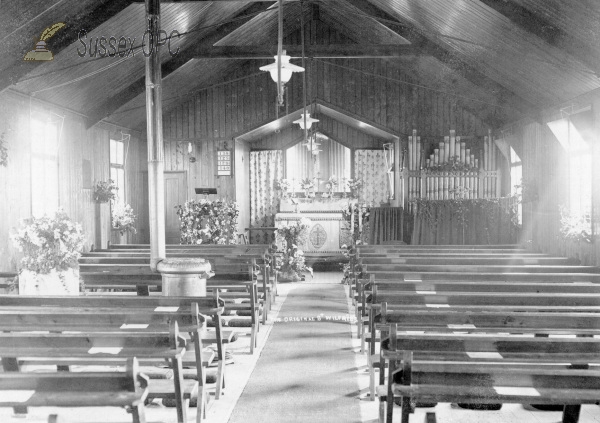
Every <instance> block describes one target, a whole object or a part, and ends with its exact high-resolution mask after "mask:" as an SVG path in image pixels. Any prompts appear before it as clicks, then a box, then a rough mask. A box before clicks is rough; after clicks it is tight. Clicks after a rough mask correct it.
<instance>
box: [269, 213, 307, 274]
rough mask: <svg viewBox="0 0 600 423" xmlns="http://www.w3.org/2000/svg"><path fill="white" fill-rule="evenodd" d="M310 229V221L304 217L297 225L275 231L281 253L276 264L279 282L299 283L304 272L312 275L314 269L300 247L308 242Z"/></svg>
mask: <svg viewBox="0 0 600 423" xmlns="http://www.w3.org/2000/svg"><path fill="white" fill-rule="evenodd" d="M309 227H310V220H309V219H307V218H305V217H303V218H302V219H300V220H299V221H298V222H297V223H296V224H295V225H283V226H281V227H279V228H277V230H276V231H275V238H276V240H277V245H278V246H279V248H280V253H281V254H280V255H279V256H277V258H278V260H277V264H276V267H277V269H278V271H279V278H278V280H279V281H281V282H296V281H299V280H300V279H301V274H302V273H304V272H310V274H311V275H312V273H313V272H312V268H310V267H308V266H307V265H306V262H305V259H304V252H303V251H302V250H301V249H300V248H299V247H298V246H299V245H302V244H304V243H305V242H306V239H307V237H308V228H309Z"/></svg>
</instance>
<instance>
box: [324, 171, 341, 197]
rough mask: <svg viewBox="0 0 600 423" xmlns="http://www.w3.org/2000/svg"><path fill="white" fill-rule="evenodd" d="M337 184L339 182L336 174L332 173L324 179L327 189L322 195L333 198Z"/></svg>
mask: <svg viewBox="0 0 600 423" xmlns="http://www.w3.org/2000/svg"><path fill="white" fill-rule="evenodd" d="M338 185H339V182H338V178H337V176H335V175H332V176H331V177H330V178H329V179H328V180H326V181H325V189H326V190H327V193H324V194H323V197H329V198H333V195H334V194H333V192H334V190H335V188H336V187H337V186H338Z"/></svg>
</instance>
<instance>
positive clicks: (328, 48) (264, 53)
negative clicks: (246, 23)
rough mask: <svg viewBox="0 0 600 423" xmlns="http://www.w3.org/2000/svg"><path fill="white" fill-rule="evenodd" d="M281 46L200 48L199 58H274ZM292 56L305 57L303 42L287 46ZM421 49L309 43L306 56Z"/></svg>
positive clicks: (374, 55)
mask: <svg viewBox="0 0 600 423" xmlns="http://www.w3.org/2000/svg"><path fill="white" fill-rule="evenodd" d="M276 49H277V46H275V45H273V46H268V45H249V46H215V47H211V48H209V49H206V50H203V51H201V52H198V54H197V55H196V58H197V59H244V60H248V59H272V58H273V52H274V51H276ZM283 49H284V50H285V51H286V54H287V55H288V56H291V57H292V58H300V57H302V46H300V45H297V44H293V45H290V44H287V45H284V46H283ZM416 54H418V51H417V50H416V49H415V48H414V47H413V46H412V45H409V44H407V45H383V44H328V45H307V46H305V56H306V57H309V58H327V59H335V58H339V59H352V58H356V59H382V58H393V57H400V56H407V55H416Z"/></svg>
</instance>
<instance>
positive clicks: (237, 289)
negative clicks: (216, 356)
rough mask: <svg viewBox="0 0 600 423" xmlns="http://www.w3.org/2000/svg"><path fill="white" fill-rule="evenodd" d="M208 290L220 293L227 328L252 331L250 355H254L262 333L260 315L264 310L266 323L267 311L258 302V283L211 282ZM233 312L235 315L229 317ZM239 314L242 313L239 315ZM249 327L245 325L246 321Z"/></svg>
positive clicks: (263, 316)
mask: <svg viewBox="0 0 600 423" xmlns="http://www.w3.org/2000/svg"><path fill="white" fill-rule="evenodd" d="M206 289H207V290H208V291H212V292H218V295H219V298H221V299H222V300H223V301H224V313H223V319H224V320H225V321H226V322H227V327H231V328H243V327H248V328H249V330H250V354H254V349H255V348H256V346H257V339H258V332H259V331H260V320H259V315H260V312H261V308H262V323H263V324H265V323H266V310H265V307H264V306H263V307H261V304H260V303H259V301H258V300H257V298H258V290H257V284H256V281H236V280H232V281H229V280H210V283H208V284H207V287H206ZM228 312H233V313H235V315H231V316H230V315H228ZM238 312H240V313H239V314H238ZM245 320H246V321H247V322H248V323H249V326H247V325H246V324H244V323H245V322H244V321H245Z"/></svg>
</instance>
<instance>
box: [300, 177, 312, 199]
mask: <svg viewBox="0 0 600 423" xmlns="http://www.w3.org/2000/svg"><path fill="white" fill-rule="evenodd" d="M314 187H315V184H314V183H313V181H312V179H310V178H304V179H302V180H301V181H300V188H302V189H303V190H304V196H305V198H310V197H312V196H311V195H310V190H311V189H313V188H314Z"/></svg>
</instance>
